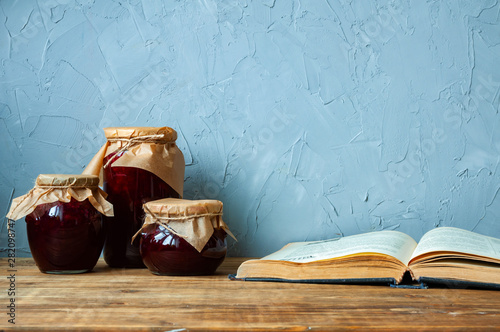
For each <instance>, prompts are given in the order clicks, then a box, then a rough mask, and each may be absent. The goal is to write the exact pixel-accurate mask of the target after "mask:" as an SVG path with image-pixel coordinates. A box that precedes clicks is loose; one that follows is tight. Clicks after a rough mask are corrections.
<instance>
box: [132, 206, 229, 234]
mask: <svg viewBox="0 0 500 332" xmlns="http://www.w3.org/2000/svg"><path fill="white" fill-rule="evenodd" d="M143 208H144V210H145V211H146V212H147V215H146V218H145V220H144V223H143V224H142V226H141V228H140V229H139V230H138V231H137V232H136V233H135V234H134V236H133V237H132V242H134V240H135V238H136V237H137V235H139V234H140V233H141V231H142V230H143V229H144V228H145V227H146V226H147V225H152V224H157V225H161V226H163V227H165V228H166V229H167V230H168V231H169V232H170V233H172V234H174V235H177V236H179V237H181V238H183V239H186V238H187V237H188V236H186V235H183V234H180V233H178V232H177V231H175V230H174V229H173V228H172V227H170V226H169V225H168V223H170V222H171V221H183V220H184V221H185V220H188V219H194V218H200V217H217V216H222V212H220V213H213V212H212V213H203V214H197V215H189V216H178V215H176V216H165V217H163V216H162V217H160V216H158V215H157V214H154V213H153V212H151V210H150V209H149V208H148V207H147V206H146V204H144V205H143Z"/></svg>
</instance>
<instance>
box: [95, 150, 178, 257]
mask: <svg viewBox="0 0 500 332" xmlns="http://www.w3.org/2000/svg"><path fill="white" fill-rule="evenodd" d="M122 154H123V153H122ZM122 154H120V156H121V155H122ZM111 158H113V161H112V162H111V163H110V164H109V165H107V167H105V168H104V191H105V192H106V193H107V194H108V197H107V198H106V200H107V201H109V202H110V203H111V204H113V210H114V217H104V220H105V222H106V226H107V228H108V232H107V235H106V242H105V244H104V260H105V261H106V263H107V264H108V265H109V266H111V267H145V266H144V263H143V262H142V258H141V254H140V252H139V237H137V238H136V239H135V240H134V242H133V243H132V244H131V240H132V237H133V236H134V234H135V233H136V232H137V231H138V230H139V229H140V228H141V226H142V223H143V221H144V211H143V209H142V205H143V204H144V203H147V202H149V201H153V200H157V199H161V198H168V197H172V198H180V195H179V194H178V193H177V192H176V191H175V190H174V189H172V187H170V186H169V185H168V184H167V183H165V182H164V181H163V180H162V179H160V178H159V177H158V176H156V175H155V174H153V173H151V172H148V171H146V170H143V169H140V168H136V167H121V166H120V167H111V165H112V164H113V163H114V162H115V161H116V160H117V159H119V157H118V158H116V157H115V154H114V153H113V154H110V155H109V156H107V157H106V158H104V165H106V163H107V162H108V160H109V159H111Z"/></svg>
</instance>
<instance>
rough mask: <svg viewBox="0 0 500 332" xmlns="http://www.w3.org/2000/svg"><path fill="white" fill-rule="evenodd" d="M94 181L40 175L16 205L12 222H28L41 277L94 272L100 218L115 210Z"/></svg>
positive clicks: (99, 242) (102, 233)
mask: <svg viewBox="0 0 500 332" xmlns="http://www.w3.org/2000/svg"><path fill="white" fill-rule="evenodd" d="M98 185H99V178H98V177H97V176H93V175H62V174H41V175H39V176H38V178H37V180H36V185H35V187H34V188H33V189H32V190H31V191H30V192H29V193H28V194H26V195H24V196H21V197H19V198H16V199H14V201H13V204H12V206H11V211H9V214H8V215H7V217H8V218H9V219H19V218H21V217H23V216H26V218H25V220H26V226H27V234H28V242H29V246H30V250H31V254H32V255H33V259H34V260H35V263H36V265H37V266H38V268H39V269H40V271H41V272H44V273H53V274H66V273H71V274H73V273H83V272H88V271H91V270H92V269H93V268H94V266H95V265H96V263H97V260H98V259H99V256H100V255H101V251H102V248H103V244H104V236H105V226H104V224H103V220H102V214H106V215H112V214H113V207H112V205H111V204H110V203H108V202H107V201H106V200H105V199H104V196H105V194H104V193H103V192H102V191H101V190H100V189H99V187H98Z"/></svg>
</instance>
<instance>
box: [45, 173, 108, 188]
mask: <svg viewBox="0 0 500 332" xmlns="http://www.w3.org/2000/svg"><path fill="white" fill-rule="evenodd" d="M36 185H37V186H38V187H85V188H92V187H97V186H98V185H99V177H98V176H97V175H89V174H40V175H38V177H37V178H36Z"/></svg>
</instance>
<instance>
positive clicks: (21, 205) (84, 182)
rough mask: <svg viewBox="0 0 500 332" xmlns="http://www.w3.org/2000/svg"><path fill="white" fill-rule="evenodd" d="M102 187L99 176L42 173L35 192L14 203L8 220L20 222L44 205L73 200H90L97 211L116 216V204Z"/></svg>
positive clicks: (16, 199) (14, 200) (33, 190)
mask: <svg viewBox="0 0 500 332" xmlns="http://www.w3.org/2000/svg"><path fill="white" fill-rule="evenodd" d="M98 185H99V177H97V176H95V175H80V174H40V175H39V176H38V177H37V179H36V182H35V187H34V188H33V189H31V190H30V191H29V192H28V193H27V194H26V195H23V196H20V197H17V198H15V199H13V200H12V205H11V207H10V210H9V213H7V218H9V219H11V220H17V219H20V218H22V217H25V216H27V215H28V214H30V213H31V212H33V211H34V210H35V208H36V207H37V206H38V205H40V204H46V203H54V202H57V201H59V202H64V203H68V202H69V201H71V198H74V199H75V200H77V201H79V202H82V201H84V200H86V199H88V200H89V202H90V203H91V204H92V206H93V207H94V208H96V210H98V211H99V212H101V213H102V214H104V215H106V216H113V205H112V204H111V203H109V202H108V201H106V193H104V191H102V190H101V189H100V188H99V186H98Z"/></svg>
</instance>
